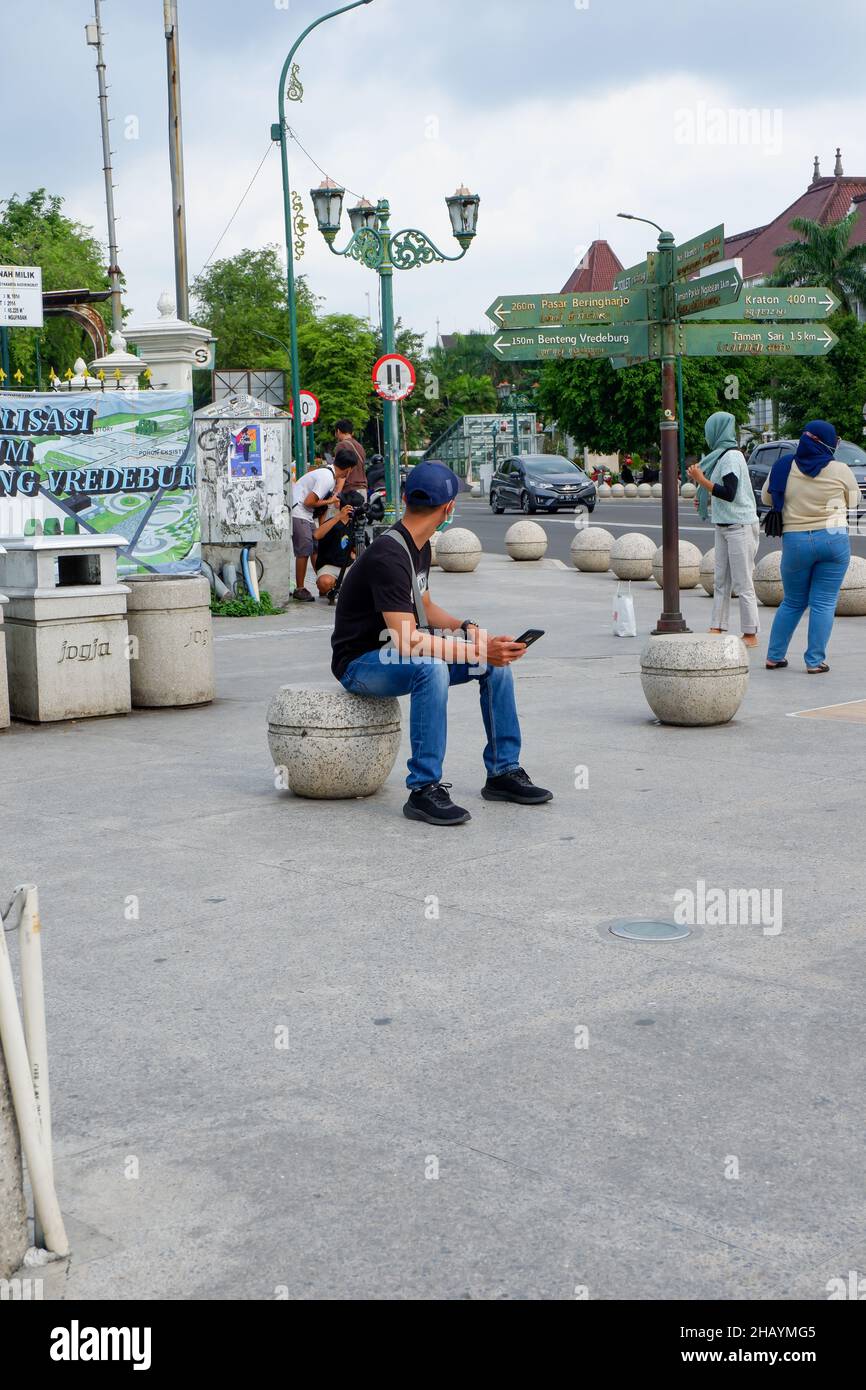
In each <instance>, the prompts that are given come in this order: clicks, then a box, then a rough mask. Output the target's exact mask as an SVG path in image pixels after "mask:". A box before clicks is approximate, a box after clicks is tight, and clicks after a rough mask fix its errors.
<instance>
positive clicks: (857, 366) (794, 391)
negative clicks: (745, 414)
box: [772, 310, 866, 443]
mask: <svg viewBox="0 0 866 1390" xmlns="http://www.w3.org/2000/svg"><path fill="white" fill-rule="evenodd" d="M830 327H831V329H832V330H833V332H834V333H836V334H838V337H839V342H838V343H837V344H836V346H835V347H834V348H833V350H832V352H830V353H829V354H828V355H827V356H826V357H792V358H789V359H787V360H786V361H777V362H774V364H773V375H774V388H773V392H772V394H773V396H774V397H775V399H776V400H777V401H778V403H779V415H780V420H781V424H782V427H783V428H784V429H787V430H788V431H790V433H792V434H795V435H799V433H800V432H801V430H802V429H803V426H804V425H805V424H806V422H807V421H808V420H816V419H819V420H830V421H831V422H832V424H834V425H835V426H836V429H837V430H838V432H839V434H840V435H841V436H842V438H844V439H850V440H852V441H854V442H855V443H861V442H862V430H863V403H864V401H866V327H864V326H863V325H862V324H859V323H858V322H857V320H856V319H855V318H854V317H853V315H852V314H846V313H843V312H842V311H841V310H840V311H839V312H838V313H836V314H834V315H833V318H832V319H831V320H830Z"/></svg>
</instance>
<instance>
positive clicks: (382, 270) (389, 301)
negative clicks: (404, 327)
mask: <svg viewBox="0 0 866 1390" xmlns="http://www.w3.org/2000/svg"><path fill="white" fill-rule="evenodd" d="M376 212H377V214H378V218H379V235H380V237H381V238H382V261H381V265H380V266H379V277H380V284H381V286H382V352H383V354H384V355H385V356H388V354H389V353H392V352H396V351H397V338H396V333H395V329H394V266H393V264H392V262H391V232H390V228H389V222H390V217H391V212H390V208H389V205H388V203H387V202H386V201H384V200H383V201H382V202H380V203H379V204H378V205H377V208H376ZM382 417H383V424H384V431H385V486H386V492H387V500H386V505H385V520H386V521H388V522H393V521H396V519H397V511H398V508H399V506H400V423H399V416H398V414H397V402H396V401H383V410H382Z"/></svg>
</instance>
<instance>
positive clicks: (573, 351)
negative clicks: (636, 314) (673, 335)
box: [492, 323, 659, 362]
mask: <svg viewBox="0 0 866 1390" xmlns="http://www.w3.org/2000/svg"><path fill="white" fill-rule="evenodd" d="M658 344H659V335H658V329H657V328H656V325H655V324H649V323H624V324H610V325H609V326H606V327H587V328H524V329H520V330H516V331H514V332H511V333H499V334H497V335H496V336H495V337H494V339H493V343H492V350H493V352H494V353H495V354H496V356H497V357H498V358H499V359H500V361H502V362H538V361H550V360H553V359H556V358H558V359H559V360H560V361H566V360H569V359H572V358H576V357H616V356H620V355H623V354H625V355H627V356H629V357H640V358H642V359H647V358H649V357H653V356H655V357H657V356H658ZM652 349H654V351H653V350H652Z"/></svg>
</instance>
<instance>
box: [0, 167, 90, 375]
mask: <svg viewBox="0 0 866 1390" xmlns="http://www.w3.org/2000/svg"><path fill="white" fill-rule="evenodd" d="M62 207H63V199H62V198H60V197H58V196H57V195H56V194H51V193H47V192H46V190H45V189H44V188H38V189H36V191H35V192H34V193H30V194H28V195H27V197H26V198H19V197H18V196H17V195H15V194H13V196H12V197H11V198H9V199H7V200H6V201H5V202H0V263H2V264H3V265H38V266H40V267H41V269H42V288H43V290H77V289H89V290H104V289H108V275H107V273H106V261H105V253H104V251H103V248H102V246H101V245H100V243H99V241H98V240H97V238H96V237H95V236H94V235H93V231H92V228H90V227H84V226H82V225H81V224H80V223H78V222H73V221H72V219H71V218H69V217H66V216H65V215H64V213H63V212H62V211H61V209H62ZM93 307H94V309H95V310H96V312H97V313H98V314H100V315H101V317H102V318H103V319H104V320H105V322H106V324H109V323H110V321H111V313H110V310H109V308H108V305H107V303H104V304H95V305H94V306H93ZM37 341H38V343H39V351H40V355H41V357H42V363H43V367H44V369H45V372H46V374H47V370H48V368H50V367H53V368H54V369H55V371H56V372H57V373H58V374H62V373H63V372H64V371H65V370H66V368H67V367H71V366H72V365H73V363H74V362H75V359H76V358H77V357H84V358H86V359H88V360H89V359H91V358H92V357H93V348H92V344H91V341H90V339H89V338H88V336H87V334H86V333H85V332H84V329H83V328H80V327H79V326H78V324H76V323H73V321H72V320H71V319H68V318H62V317H55V316H53V315H52V317H51V318H47V319H46V320H45V325H44V327H43V328H41V329H37V328H16V329H13V330H11V331H10V333H9V343H10V359H11V364H12V371H13V372H15V371H17V370H18V369H20V370H21V372H22V373H23V374H24V377H25V379H26V384H27V385H28V386H34V385H35V383H36V344H37Z"/></svg>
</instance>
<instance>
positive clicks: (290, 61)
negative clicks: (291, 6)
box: [271, 0, 370, 477]
mask: <svg viewBox="0 0 866 1390" xmlns="http://www.w3.org/2000/svg"><path fill="white" fill-rule="evenodd" d="M369 4H370V0H352V3H351V4H349V5H343V6H341V8H340V9H338V10H331V11H330V12H329V13H328V14H323V15H320V17H319V18H318V19H314V20H313V22H312V24H308V25H307V27H306V29H305V30H304V32H303V33H302V34H301V35H300V37H299V38H298V39H296V40H295V42H294V43H293V45H292V47H291V48H290V49H289V53H288V56H287V58H286V61H285V62H284V63H283V68H282V72H281V73H280V82H279V86H278V88H277V108H278V111H279V121H277V122H275V124H274V125H272V126H271V139H272V140H273V141H274V142H277V141H278V142H279V146H280V162H281V169H282V178H283V217H284V219H285V227H286V288H287V291H288V301H289V347H290V354H289V355H290V360H291V378H292V409H293V410H294V420H293V422H292V423H293V430H292V437H293V440H294V457H295V469H296V472H297V475H298V477H300V476H301V474H302V473H303V472H304V430H303V424H302V422H301V372H300V363H299V360H298V306H297V301H296V298H295V258H294V251H293V246H292V242H293V237H294V227H293V214H292V189H291V184H290V181H289V155H288V148H287V138H286V137H287V133H288V131H287V126H286V100H287V98H288V100H289V101H300V100H301V99H302V97H303V95H304V89H303V87H302V86H301V83H300V80H299V78H298V65H297V63H295V54H296V53H297V51H298V49H299V48H300V46H301V44H302V43H303V42H304V39H305V38H306V37H307V35H308V34H311V33H312V31H313V30H314V29H317V28H318V27H319V25H320V24H324V23H325V21H326V20H328V19H336V18H337V16H338V15H341V14H346V13H347V12H348V11H349V10H357V9H358V8H359V6H361V5H369Z"/></svg>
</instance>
